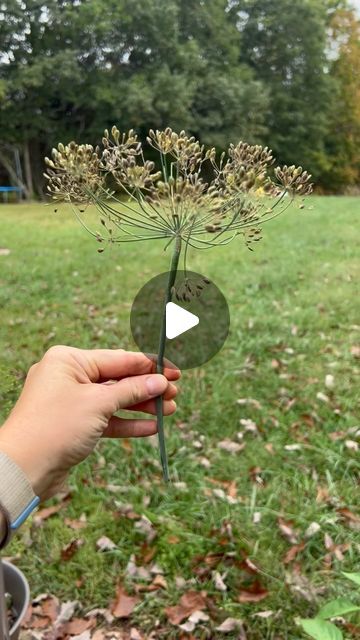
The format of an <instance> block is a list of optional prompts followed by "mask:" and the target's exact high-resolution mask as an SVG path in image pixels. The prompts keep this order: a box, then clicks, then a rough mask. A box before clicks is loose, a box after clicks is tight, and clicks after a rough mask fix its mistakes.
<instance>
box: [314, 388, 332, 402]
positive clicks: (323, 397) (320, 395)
mask: <svg viewBox="0 0 360 640" xmlns="http://www.w3.org/2000/svg"><path fill="white" fill-rule="evenodd" d="M316 397H317V399H318V400H320V401H321V402H325V403H329V402H330V398H329V396H327V395H326V394H325V393H323V392H322V391H318V393H317V394H316Z"/></svg>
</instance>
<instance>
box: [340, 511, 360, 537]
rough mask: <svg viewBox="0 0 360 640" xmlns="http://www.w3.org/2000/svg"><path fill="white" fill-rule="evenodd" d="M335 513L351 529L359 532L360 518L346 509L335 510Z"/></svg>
mask: <svg viewBox="0 0 360 640" xmlns="http://www.w3.org/2000/svg"><path fill="white" fill-rule="evenodd" d="M337 512H338V513H339V514H340V515H341V516H342V517H343V519H344V520H345V521H346V522H347V524H348V525H349V527H350V528H351V529H355V530H356V531H359V530H360V516H358V515H357V514H356V513H353V512H352V511H350V509H347V508H346V507H342V508H340V509H337Z"/></svg>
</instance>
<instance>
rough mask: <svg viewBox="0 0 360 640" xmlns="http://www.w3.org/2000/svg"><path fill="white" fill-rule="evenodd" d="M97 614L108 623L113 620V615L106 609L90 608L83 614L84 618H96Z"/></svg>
mask: <svg viewBox="0 0 360 640" xmlns="http://www.w3.org/2000/svg"><path fill="white" fill-rule="evenodd" d="M97 616H101V617H102V618H104V620H106V622H107V623H108V624H111V623H112V622H113V621H114V616H113V615H112V613H110V611H109V610H108V609H101V608H98V607H97V608H95V609H91V611H88V612H87V613H86V614H85V618H96V617H97Z"/></svg>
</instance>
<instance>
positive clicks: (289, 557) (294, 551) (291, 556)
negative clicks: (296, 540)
mask: <svg viewBox="0 0 360 640" xmlns="http://www.w3.org/2000/svg"><path fill="white" fill-rule="evenodd" d="M304 547H305V542H300V544H294V546H293V547H290V549H289V551H288V552H287V553H286V554H285V556H284V564H289V563H290V562H293V561H294V560H295V558H296V556H298V555H299V553H300V552H301V551H302V550H303V549H304Z"/></svg>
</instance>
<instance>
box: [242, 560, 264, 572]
mask: <svg viewBox="0 0 360 640" xmlns="http://www.w3.org/2000/svg"><path fill="white" fill-rule="evenodd" d="M239 568H240V569H244V571H246V572H247V573H250V574H254V573H259V569H258V568H257V566H256V565H255V564H254V563H253V562H252V560H250V559H249V558H245V559H244V560H242V561H241V563H240V564H239Z"/></svg>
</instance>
